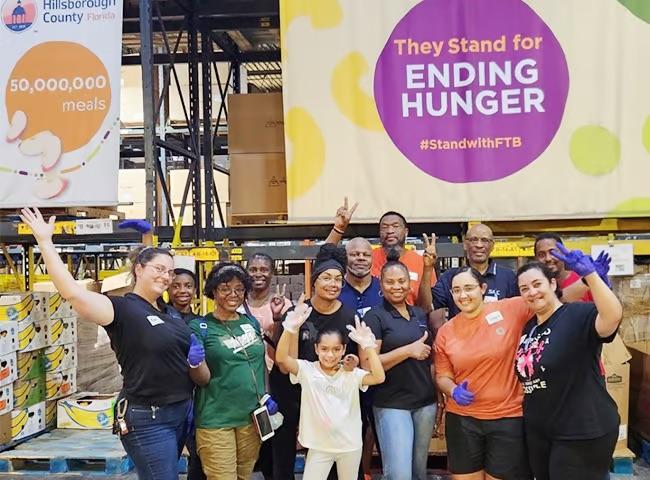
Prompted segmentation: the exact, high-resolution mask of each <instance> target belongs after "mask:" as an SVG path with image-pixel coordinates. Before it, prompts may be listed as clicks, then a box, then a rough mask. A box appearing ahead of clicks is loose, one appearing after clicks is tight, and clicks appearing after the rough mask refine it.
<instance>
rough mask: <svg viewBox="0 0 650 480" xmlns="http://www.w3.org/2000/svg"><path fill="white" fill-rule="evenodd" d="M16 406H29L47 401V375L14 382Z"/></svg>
mask: <svg viewBox="0 0 650 480" xmlns="http://www.w3.org/2000/svg"><path fill="white" fill-rule="evenodd" d="M13 395H14V408H17V409H18V408H27V407H31V406H32V405H36V404H37V403H41V402H44V401H45V377H41V378H32V379H31V380H24V381H20V380H18V381H16V382H14V392H13Z"/></svg>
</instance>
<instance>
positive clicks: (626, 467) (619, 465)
mask: <svg viewBox="0 0 650 480" xmlns="http://www.w3.org/2000/svg"><path fill="white" fill-rule="evenodd" d="M634 456H635V455H634V452H632V451H631V450H629V449H627V448H621V449H617V450H615V451H614V455H613V457H612V464H611V468H610V470H611V472H612V473H616V474H618V475H629V476H630V477H631V476H632V475H633V474H634Z"/></svg>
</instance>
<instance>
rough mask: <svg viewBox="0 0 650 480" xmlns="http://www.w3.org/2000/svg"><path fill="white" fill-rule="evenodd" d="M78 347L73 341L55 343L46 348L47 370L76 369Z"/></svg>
mask: <svg viewBox="0 0 650 480" xmlns="http://www.w3.org/2000/svg"><path fill="white" fill-rule="evenodd" d="M76 367H77V347H76V346H75V345H74V344H73V343H71V344H68V345H54V346H52V347H47V348H46V349H45V371H46V372H48V373H49V372H62V371H64V370H70V369H76Z"/></svg>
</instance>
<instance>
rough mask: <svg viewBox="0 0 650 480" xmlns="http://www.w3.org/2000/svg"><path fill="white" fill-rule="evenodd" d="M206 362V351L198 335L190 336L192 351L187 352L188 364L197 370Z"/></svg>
mask: <svg viewBox="0 0 650 480" xmlns="http://www.w3.org/2000/svg"><path fill="white" fill-rule="evenodd" d="M203 360H205V349H204V348H203V345H202V344H201V342H199V339H198V338H196V335H194V334H192V335H191V336H190V350H189V352H187V363H189V364H190V367H193V368H196V367H198V366H199V365H200V364H201V362H202V361H203Z"/></svg>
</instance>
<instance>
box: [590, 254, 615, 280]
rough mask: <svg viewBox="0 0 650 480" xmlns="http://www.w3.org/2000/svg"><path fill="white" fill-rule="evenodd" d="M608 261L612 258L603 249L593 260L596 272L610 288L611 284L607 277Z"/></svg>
mask: <svg viewBox="0 0 650 480" xmlns="http://www.w3.org/2000/svg"><path fill="white" fill-rule="evenodd" d="M610 263H612V259H611V257H610V256H609V254H608V253H606V252H605V250H603V251H602V252H600V254H599V255H598V256H597V257H596V260H594V265H595V266H596V273H597V274H598V276H599V277H600V278H601V279H602V281H603V282H605V284H606V285H607V286H608V287H609V288H612V284H611V283H610V282H609V277H608V276H607V273H608V272H609V265H610Z"/></svg>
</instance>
